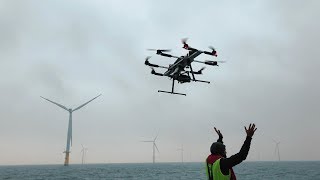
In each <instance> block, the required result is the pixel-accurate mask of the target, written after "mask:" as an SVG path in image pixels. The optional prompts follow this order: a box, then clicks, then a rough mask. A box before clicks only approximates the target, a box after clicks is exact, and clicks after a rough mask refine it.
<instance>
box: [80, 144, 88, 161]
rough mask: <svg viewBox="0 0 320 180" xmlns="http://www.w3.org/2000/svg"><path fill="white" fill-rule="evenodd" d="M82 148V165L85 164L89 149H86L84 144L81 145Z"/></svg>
mask: <svg viewBox="0 0 320 180" xmlns="http://www.w3.org/2000/svg"><path fill="white" fill-rule="evenodd" d="M81 146H82V150H81V152H82V164H84V163H85V158H86V155H87V151H88V148H86V147H84V146H83V145H82V144H81Z"/></svg>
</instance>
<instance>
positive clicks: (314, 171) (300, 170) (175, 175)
mask: <svg viewBox="0 0 320 180" xmlns="http://www.w3.org/2000/svg"><path fill="white" fill-rule="evenodd" d="M234 170H235V173H236V175H237V179H239V180H242V179H244V180H246V179H248V180H249V179H256V180H260V179H268V180H270V179H280V180H287V179H290V180H291V179H299V180H308V179H310V180H311V179H312V180H320V161H314V162H308V161H301V162H298V161H295V162H291V161H290V162H283V161H281V162H243V163H241V164H239V165H238V166H236V167H235V168H234ZM0 179H1V180H2V179H19V180H20V179H21V180H24V179H32V180H33V179H35V180H40V179H58V180H59V179H83V180H87V179H93V180H95V179H139V180H140V179H168V180H172V179H206V172H205V164H204V163H156V164H149V163H137V164H134V163H130V164H85V165H73V164H71V165H70V166H68V167H64V166H63V165H23V166H0Z"/></svg>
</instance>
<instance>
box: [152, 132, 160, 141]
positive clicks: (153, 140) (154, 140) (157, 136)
mask: <svg viewBox="0 0 320 180" xmlns="http://www.w3.org/2000/svg"><path fill="white" fill-rule="evenodd" d="M158 135H159V132H158V133H157V135H156V137H155V138H154V140H153V141H156V139H157V138H158Z"/></svg>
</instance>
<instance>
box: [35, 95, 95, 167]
mask: <svg viewBox="0 0 320 180" xmlns="http://www.w3.org/2000/svg"><path fill="white" fill-rule="evenodd" d="M99 96H101V94H99V95H98V96H96V97H95V98H93V99H91V100H90V101H88V102H86V103H84V104H82V105H80V106H79V107H77V108H75V109H71V108H69V109H68V108H66V107H65V106H63V105H61V104H58V103H56V102H53V101H51V100H49V99H47V98H44V97H42V96H40V97H41V98H43V99H45V100H47V101H49V102H51V103H53V104H55V105H57V106H59V107H61V108H62V109H64V110H66V111H68V112H69V124H68V133H67V146H66V151H64V153H66V156H65V160H64V165H65V166H68V165H69V154H70V146H72V112H74V111H76V110H79V109H81V108H82V107H83V106H85V105H87V104H88V103H90V102H91V101H93V100H94V99H96V98H98V97H99Z"/></svg>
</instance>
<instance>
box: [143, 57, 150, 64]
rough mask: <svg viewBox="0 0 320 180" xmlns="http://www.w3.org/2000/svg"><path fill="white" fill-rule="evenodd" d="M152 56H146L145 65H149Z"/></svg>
mask: <svg viewBox="0 0 320 180" xmlns="http://www.w3.org/2000/svg"><path fill="white" fill-rule="evenodd" d="M150 58H151V56H147V57H146V60H145V61H144V64H145V65H147V66H148V65H149V64H150V63H149V59H150Z"/></svg>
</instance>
